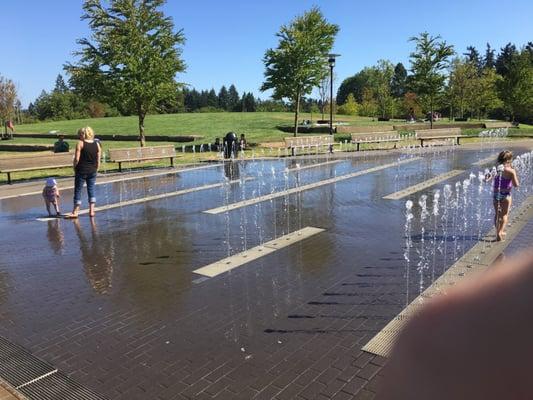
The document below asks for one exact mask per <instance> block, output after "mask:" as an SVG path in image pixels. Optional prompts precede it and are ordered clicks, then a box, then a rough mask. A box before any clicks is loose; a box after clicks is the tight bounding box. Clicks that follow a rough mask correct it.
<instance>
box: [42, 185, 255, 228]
mask: <svg viewBox="0 0 533 400" xmlns="http://www.w3.org/2000/svg"><path fill="white" fill-rule="evenodd" d="M253 179H254V178H252V177H249V178H244V180H245V181H250V180H253ZM239 182H241V179H235V180H232V181H229V183H230V184H234V183H239ZM225 184H226V183H213V184H210V185H204V186H196V187H193V188H189V189H182V190H176V191H175V192H168V193H161V194H156V195H153V196H147V197H141V198H138V199H133V200H126V201H122V202H120V203H113V204H106V205H105V206H100V207H95V211H96V212H98V211H105V210H111V209H113V208H118V207H126V206H131V205H134V204H141V203H146V202H148V201H154V200H160V199H165V198H167V197H174V196H182V195H184V194H188V193H194V192H199V191H201V190H208V189H215V188H219V187H222V186H224V185H225ZM88 213H89V209H84V210H81V211H80V212H79V213H78V214H79V215H84V214H88ZM54 219H56V218H49V217H44V218H37V221H41V222H45V221H51V220H54Z"/></svg>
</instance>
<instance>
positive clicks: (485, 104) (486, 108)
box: [470, 68, 502, 119]
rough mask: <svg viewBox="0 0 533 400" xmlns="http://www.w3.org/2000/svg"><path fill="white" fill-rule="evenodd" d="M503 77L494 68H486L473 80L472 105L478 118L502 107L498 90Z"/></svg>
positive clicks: (473, 111)
mask: <svg viewBox="0 0 533 400" xmlns="http://www.w3.org/2000/svg"><path fill="white" fill-rule="evenodd" d="M501 79H502V77H501V76H500V75H498V74H497V73H496V71H495V70H494V68H485V69H483V71H482V72H481V76H479V77H476V79H474V80H473V81H472V84H471V96H470V107H471V110H472V113H473V114H476V115H477V118H478V119H481V117H482V115H486V114H487V112H490V111H492V110H494V109H496V108H498V107H501V105H502V102H501V100H500V99H499V97H498V90H497V85H498V82H499V81H500V80H501Z"/></svg>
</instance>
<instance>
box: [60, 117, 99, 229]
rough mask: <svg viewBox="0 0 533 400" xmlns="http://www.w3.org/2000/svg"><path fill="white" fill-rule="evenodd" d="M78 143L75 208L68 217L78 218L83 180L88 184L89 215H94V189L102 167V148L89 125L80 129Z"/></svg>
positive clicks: (75, 168)
mask: <svg viewBox="0 0 533 400" xmlns="http://www.w3.org/2000/svg"><path fill="white" fill-rule="evenodd" d="M78 138H79V141H78V144H77V145H76V153H75V155H74V172H75V176H74V209H73V210H72V214H70V215H68V216H67V218H77V217H78V212H79V211H80V205H81V189H82V188H83V182H85V183H86V184H87V195H88V198H89V216H91V217H94V206H95V203H96V197H94V189H95V186H96V174H97V172H98V168H99V167H100V156H101V154H102V149H101V147H100V144H99V143H98V142H95V141H94V132H93V130H92V129H91V127H89V126H87V127H85V128H81V129H80V130H79V131H78Z"/></svg>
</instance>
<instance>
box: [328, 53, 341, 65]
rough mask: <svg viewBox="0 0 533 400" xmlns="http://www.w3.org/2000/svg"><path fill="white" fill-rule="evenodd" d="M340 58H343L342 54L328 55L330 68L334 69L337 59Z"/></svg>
mask: <svg viewBox="0 0 533 400" xmlns="http://www.w3.org/2000/svg"><path fill="white" fill-rule="evenodd" d="M340 56H341V55H340V54H333V53H330V54H328V63H329V66H330V67H333V66H334V65H335V58H336V57H340Z"/></svg>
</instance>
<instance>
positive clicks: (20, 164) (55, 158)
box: [0, 153, 74, 184]
mask: <svg viewBox="0 0 533 400" xmlns="http://www.w3.org/2000/svg"><path fill="white" fill-rule="evenodd" d="M73 159H74V153H56V154H53V153H51V154H50V153H49V154H43V155H32V156H24V157H7V158H1V159H0V173H6V174H7V183H9V184H11V173H13V172H21V171H34V170H39V169H53V168H65V167H72V160H73Z"/></svg>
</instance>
